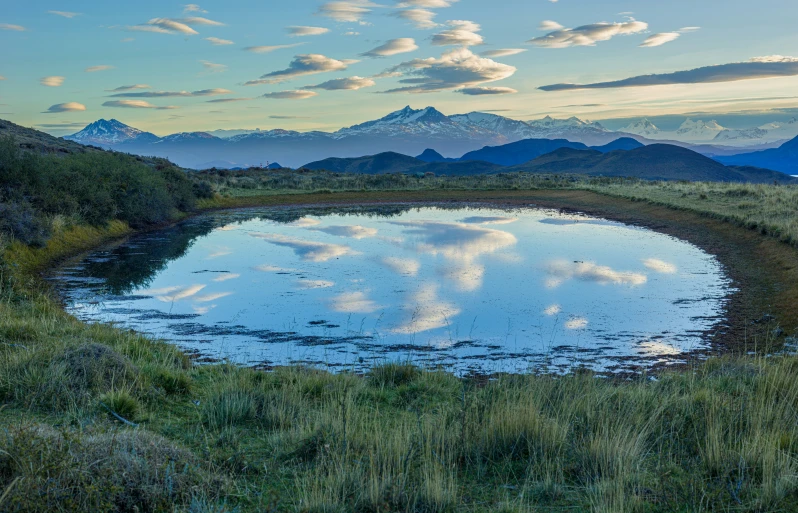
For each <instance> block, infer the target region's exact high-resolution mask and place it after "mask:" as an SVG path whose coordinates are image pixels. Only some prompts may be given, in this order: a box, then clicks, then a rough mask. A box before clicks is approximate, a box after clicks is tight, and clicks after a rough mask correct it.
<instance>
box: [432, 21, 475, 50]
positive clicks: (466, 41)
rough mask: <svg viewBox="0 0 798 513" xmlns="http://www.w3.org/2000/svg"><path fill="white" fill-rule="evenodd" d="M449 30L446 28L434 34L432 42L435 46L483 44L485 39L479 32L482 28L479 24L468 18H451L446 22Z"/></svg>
mask: <svg viewBox="0 0 798 513" xmlns="http://www.w3.org/2000/svg"><path fill="white" fill-rule="evenodd" d="M446 24H447V25H449V26H450V27H452V28H450V29H449V30H444V31H443V32H441V33H439V34H435V35H434V36H432V44H433V45H435V46H450V45H460V46H474V45H481V44H482V43H483V42H484V40H483V39H482V36H480V35H479V34H477V32H479V31H480V30H481V27H480V26H479V24H477V23H474V22H473V21H467V20H450V21H447V22H446Z"/></svg>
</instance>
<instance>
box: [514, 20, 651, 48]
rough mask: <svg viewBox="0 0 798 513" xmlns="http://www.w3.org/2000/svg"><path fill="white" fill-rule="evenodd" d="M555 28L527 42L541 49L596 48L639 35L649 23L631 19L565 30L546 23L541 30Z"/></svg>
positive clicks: (560, 26) (557, 24)
mask: <svg viewBox="0 0 798 513" xmlns="http://www.w3.org/2000/svg"><path fill="white" fill-rule="evenodd" d="M555 26H556V27H558V28H555V29H554V30H553V31H552V32H549V33H548V34H546V35H545V36H540V37H536V38H534V39H530V40H529V41H527V42H528V43H532V44H533V45H536V46H539V47H541V48H570V47H572V46H595V44H596V43H598V42H600V41H609V40H610V39H612V38H613V37H615V36H628V35H631V34H639V33H641V32H644V31H645V30H647V29H648V23H646V22H643V21H637V20H634V19H630V20H628V21H625V22H621V23H607V22H601V23H593V24H590V25H582V26H581V27H576V28H572V29H570V28H565V27H562V25H560V24H559V23H557V22H553V21H545V22H543V24H541V28H543V29H544V30H547V28H546V27H548V28H554V27H555Z"/></svg>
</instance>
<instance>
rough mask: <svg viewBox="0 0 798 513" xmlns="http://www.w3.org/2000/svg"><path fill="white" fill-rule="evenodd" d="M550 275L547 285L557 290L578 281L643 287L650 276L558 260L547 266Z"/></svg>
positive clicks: (588, 263)
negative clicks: (567, 282)
mask: <svg viewBox="0 0 798 513" xmlns="http://www.w3.org/2000/svg"><path fill="white" fill-rule="evenodd" d="M546 272H547V274H548V275H549V278H548V280H547V281H546V285H547V286H548V287H549V288H555V287H558V286H560V285H561V284H562V283H564V282H566V281H568V280H571V279H577V280H581V281H589V282H594V283H598V284H599V285H631V286H638V285H643V284H645V283H646V282H647V281H648V276H646V275H645V274H642V273H635V272H623V271H616V270H614V269H612V268H611V267H607V266H602V265H596V264H594V263H592V262H568V261H565V260H556V261H553V262H549V263H548V265H547V266H546Z"/></svg>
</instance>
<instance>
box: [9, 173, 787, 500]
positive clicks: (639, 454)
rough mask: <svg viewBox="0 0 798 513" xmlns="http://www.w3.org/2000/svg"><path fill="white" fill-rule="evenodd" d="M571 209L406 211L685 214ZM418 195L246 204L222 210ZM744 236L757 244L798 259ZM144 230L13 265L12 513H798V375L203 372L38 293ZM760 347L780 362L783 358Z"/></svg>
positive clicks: (717, 370)
mask: <svg viewBox="0 0 798 513" xmlns="http://www.w3.org/2000/svg"><path fill="white" fill-rule="evenodd" d="M717 187H725V186H717ZM735 187H740V186H735ZM646 190H650V191H654V190H658V189H656V188H655V187H654V186H652V188H650V189H646ZM665 190H666V192H667V194H673V195H675V196H678V197H679V198H680V199H682V200H684V201H688V199H689V197H688V199H685V198H683V197H682V196H681V195H680V194H676V193H672V192H669V191H667V189H665ZM560 192H561V193H558V194H553V193H552V194H550V195H547V194H542V193H541V194H537V195H532V194H529V193H524V192H523V191H515V192H513V193H487V192H486V193H468V194H466V193H462V194H460V193H457V192H456V191H455V192H452V191H449V192H447V194H446V195H444V196H442V195H441V193H440V192H439V191H437V192H436V190H425V191H417V192H416V193H414V194H411V195H405V197H406V199H408V200H412V201H424V200H433V199H435V198H436V197H437V198H438V199H442V198H444V197H445V198H446V199H449V200H459V201H476V200H480V199H481V200H491V198H494V199H493V200H495V197H505V198H509V200H508V201H510V200H512V201H517V202H519V203H520V204H528V203H529V202H530V201H534V202H539V203H540V204H552V205H553V204H560V205H562V206H568V207H571V206H573V205H580V204H581V205H583V206H585V207H589V208H590V209H599V211H601V209H602V208H603V209H611V208H612V206H613V205H614V204H615V203H617V204H618V205H621V206H623V208H625V209H626V211H627V213H628V215H638V216H648V218H651V219H657V216H660V218H663V219H664V214H663V212H667V211H668V209H658V208H655V207H653V206H649V207H647V208H649V209H653V210H652V211H651V212H649V213H643V212H642V210H643V208H642V206H639V205H640V204H639V203H635V204H631V205H638V207H635V208H636V209H637V210H639V212H638V213H637V214H635V212H634V211H632V210H630V208H629V207H628V206H624V205H627V204H629V203H628V202H625V201H623V200H606V201H604V202H597V200H595V199H593V200H591V199H590V198H591V196H585V195H580V194H577V192H571V191H568V190H566V191H560ZM615 193H616V194H619V195H620V193H618V192H617V191H616V192H615ZM663 194H665V193H663ZM703 194H706V195H707V198H708V199H707V200H703V199H701V198H700V196H697V197H696V198H693V199H692V200H690V201H696V202H708V203H711V200H709V198H710V196H709V194H707V193H706V192H704V193H703ZM401 197H402V195H397V194H393V193H381V192H371V193H368V194H363V193H338V194H328V193H325V194H318V195H315V196H305V197H301V196H291V197H279V196H275V195H272V196H270V197H268V198H259V199H258V198H255V197H252V196H250V197H249V198H245V197H243V196H236V195H233V194H230V195H229V196H228V197H227V198H217V199H216V200H213V202H212V203H211V202H209V203H208V204H207V205H206V206H208V207H229V206H241V205H252V204H256V203H265V204H286V203H294V202H308V201H315V202H319V201H323V200H327V201H332V202H337V201H341V202H345V203H358V202H359V201H362V202H373V201H388V200H390V201H396V200H398V199H399V198H401ZM636 197H638V198H639V197H641V196H640V193H639V192H638V193H637V194H636ZM666 197H668V196H666ZM728 197H729V198H732V200H734V198H735V196H732V195H729V196H728ZM652 199H653V198H652ZM732 200H730V201H732ZM591 201H593V203H591ZM613 202H615V203H613ZM777 203H778V202H777ZM619 208H620V207H619ZM682 208H691V207H690V206H689V205H684V206H682ZM718 208H720V207H718ZM723 208H732V207H730V206H729V205H727V206H725V207H723ZM607 212H608V214H610V215H612V216H614V217H620V214H619V213H618V212H612V211H609V210H607ZM703 213H704V214H711V215H715V214H714V212H711V211H706V212H703ZM674 216H675V220H671V221H670V222H672V223H693V225H695V229H696V231H698V232H702V233H703V232H704V231H707V230H717V229H718V228H717V227H715V224H711V223H714V221H713V222H710V221H706V223H710V224H711V225H710V224H701V223H699V222H698V221H695V220H693V221H690V219H693V218H694V217H695V216H693V217H690V216H689V215H686V214H685V216H684V219H682V217H680V216H679V215H676V214H674ZM735 222H737V221H735ZM720 225H723V223H720ZM728 226H729V228H728V229H729V230H733V231H735V230H736V231H737V232H740V233H741V234H743V235H741V236H740V237H741V238H742V239H746V240H748V239H750V238H754V239H756V238H759V239H762V240H764V241H766V242H768V244H773V245H776V246H779V247H783V248H784V249H785V250H787V251H790V252H791V253H794V250H791V249H789V248H787V247H786V245H778V244H777V243H776V242H775V241H767V238H765V237H761V236H760V235H757V234H754V233H752V232H750V231H749V232H746V231H744V230H740V229H738V228H732V227H731V225H728ZM127 230H128V228H127V226H126V225H124V224H121V223H114V224H111V225H108V226H107V227H103V228H86V227H79V226H77V227H72V228H65V229H63V230H60V231H59V230H56V231H54V235H53V236H52V238H51V239H50V241H49V243H48V244H47V246H45V247H44V248H40V249H33V248H30V247H27V246H24V245H22V244H21V243H19V242H16V243H14V244H11V245H10V246H8V245H7V246H6V248H7V250H8V251H7V252H6V253H5V257H4V262H5V264H6V267H5V271H4V281H3V283H4V286H3V289H2V292H0V511H3V512H5V511H131V512H132V511H139V512H141V511H172V512H191V513H201V512H233V511H240V512H248V511H253V512H255V511H258V512H260V511H301V512H347V511H357V512H394V511H396V512H400V511H401V512H405V511H408V512H419V513H420V512H425V513H426V512H447V511H452V512H454V511H458V512H459V511H473V512H483V511H484V512H488V511H504V512H532V511H552V512H553V511H563V510H573V511H596V512H613V513H615V512H638V511H639V512H658V511H662V512H672V511H684V512H698V511H763V512H764V511H793V510H795V509H796V508H798V460H797V459H796V458H797V457H798V423H796V422H795V419H796V413H798V412H797V410H796V408H798V358H795V357H792V356H775V357H764V356H743V357H733V356H727V357H723V358H719V359H714V360H711V361H709V362H707V363H703V364H695V365H694V366H692V367H691V368H689V369H687V370H682V371H680V372H671V373H663V374H661V375H659V376H658V379H657V380H651V379H647V378H646V377H644V376H642V377H640V378H638V379H635V380H630V381H608V380H606V379H599V378H595V377H593V376H591V375H589V374H586V373H581V374H576V375H571V376H566V377H552V376H503V377H498V378H497V379H496V380H493V381H490V382H485V381H484V380H467V379H458V378H456V377H454V376H452V375H450V374H448V373H445V372H438V371H434V370H422V369H418V368H415V367H413V366H411V365H404V364H401V363H398V364H386V365H383V366H380V367H377V368H374V369H373V370H372V371H371V372H369V373H368V374H367V375H365V376H354V375H350V374H345V373H344V374H338V375H331V374H328V373H325V372H322V371H317V370H312V369H303V368H287V369H279V370H277V371H275V372H271V373H264V372H258V371H253V370H249V369H242V368H237V367H233V366H227V365H212V366H196V365H194V364H192V362H191V361H190V360H189V359H188V358H186V356H185V355H184V354H182V353H181V352H180V351H178V350H177V349H175V348H174V347H173V346H171V345H168V344H163V343H161V342H158V341H153V340H149V339H147V338H144V337H141V336H139V335H137V334H135V333H131V332H129V331H123V330H119V329H116V328H114V327H111V326H97V325H92V326H89V325H85V324H82V323H80V322H78V321H77V320H75V319H74V318H72V317H70V316H68V315H67V314H66V313H64V311H63V310H62V309H61V308H60V306H59V305H58V304H57V303H56V302H54V301H53V300H52V299H51V297H50V296H49V295H48V294H47V291H46V290H44V289H43V288H41V287H40V284H39V282H38V281H37V280H36V279H35V275H34V274H33V273H35V272H36V271H38V270H40V269H42V268H43V267H44V266H46V265H48V263H49V262H50V261H52V259H57V258H61V257H63V256H65V255H66V254H68V253H71V252H74V251H75V250H79V249H85V248H86V247H89V246H93V245H96V244H98V243H99V242H101V241H102V240H106V239H107V238H108V237H113V236H115V235H119V234H123V233H126V232H127ZM774 251H775V250H774ZM15 264H16V265H15ZM762 265H763V272H770V271H771V270H772V266H771V265H770V263H769V262H765V261H763V263H762ZM746 266H747V265H745V264H740V267H746ZM9 273H10V274H11V275H12V276H13V277H14V279H13V280H11V281H9V280H8V276H9ZM746 342H747V343H748V344H750V347H759V348H763V347H765V346H767V345H769V344H771V343H776V342H778V341H776V340H772V339H769V338H768V337H767V336H764V337H752V338H751V339H749V340H747V341H746ZM133 424H135V425H133Z"/></svg>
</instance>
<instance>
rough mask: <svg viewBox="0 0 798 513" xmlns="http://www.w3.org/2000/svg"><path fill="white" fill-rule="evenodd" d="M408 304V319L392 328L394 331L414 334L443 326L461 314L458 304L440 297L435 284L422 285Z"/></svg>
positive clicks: (406, 311)
mask: <svg viewBox="0 0 798 513" xmlns="http://www.w3.org/2000/svg"><path fill="white" fill-rule="evenodd" d="M406 305H407V306H406V307H405V313H406V317H407V320H406V321H404V322H403V323H401V324H399V325H398V326H396V327H394V328H393V329H392V330H391V331H392V332H393V333H399V334H404V335H412V334H414V333H421V332H424V331H429V330H434V329H438V328H442V327H444V326H448V325H449V324H450V323H451V319H452V318H453V317H456V316H457V315H459V314H460V309H459V308H458V307H457V306H455V305H453V304H451V303H447V302H444V301H441V300H440V299H439V298H438V287H437V286H436V285H433V284H428V285H424V286H422V287H421V289H419V291H418V292H416V293H415V294H413V295H412V296H411V297H409V298H408V300H407V302H406Z"/></svg>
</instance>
